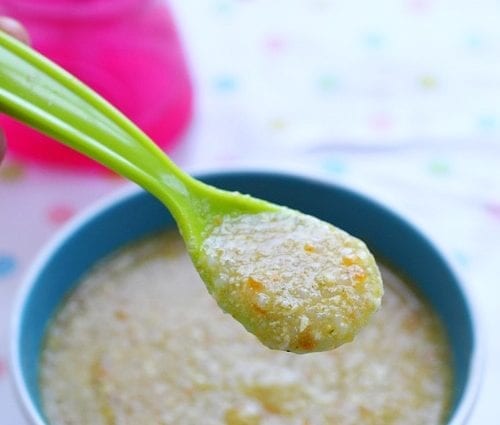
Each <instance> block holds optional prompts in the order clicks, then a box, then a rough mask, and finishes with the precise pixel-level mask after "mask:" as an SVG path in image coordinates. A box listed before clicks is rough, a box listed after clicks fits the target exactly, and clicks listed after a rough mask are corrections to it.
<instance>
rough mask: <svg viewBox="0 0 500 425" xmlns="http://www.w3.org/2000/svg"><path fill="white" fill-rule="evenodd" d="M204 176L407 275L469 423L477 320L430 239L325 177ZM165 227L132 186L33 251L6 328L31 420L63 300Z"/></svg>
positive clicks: (459, 414) (162, 214) (35, 417)
mask: <svg viewBox="0 0 500 425" xmlns="http://www.w3.org/2000/svg"><path fill="white" fill-rule="evenodd" d="M201 179H202V180H204V181H206V182H207V183H209V184H213V185H215V186H218V187H221V188H225V189H229V190H238V191H240V192H243V193H250V194H252V195H255V196H257V197H261V198H264V199H267V200H270V201H273V202H276V203H278V204H282V205H287V206H289V207H291V208H295V209H298V210H300V211H302V212H304V213H308V214H312V215H314V216H317V217H319V218H321V219H323V220H325V221H329V222H332V223H334V224H336V225H337V226H339V227H341V228H343V229H345V230H347V231H348V232H350V233H352V234H354V235H356V236H358V237H360V238H361V239H363V240H364V241H366V242H367V244H368V246H369V247H370V248H371V249H372V250H373V251H374V252H375V254H376V256H377V257H379V258H383V259H385V260H386V261H387V262H388V263H389V264H390V265H392V266H393V267H394V268H395V269H396V270H399V271H400V272H402V273H403V274H404V275H406V276H408V277H409V278H410V279H411V280H412V281H413V282H414V283H415V285H416V286H417V287H418V288H419V290H420V291H421V293H422V294H423V295H424V296H425V297H426V298H427V300H428V301H429V302H430V304H431V305H432V306H433V307H434V309H435V310H436V311H437V313H438V314H439V316H440V317H441V319H442V321H443V323H444V325H445V328H446V331H447V333H448V337H449V340H450V343H451V347H452V354H453V368H454V377H455V387H454V398H453V405H452V409H451V413H450V416H449V422H448V423H449V424H453V425H459V424H464V423H465V422H466V420H467V417H468V414H469V412H470V411H471V409H472V405H473V403H474V399H475V395H476V394H477V392H478V387H479V381H480V360H479V359H480V355H479V353H480V352H481V351H482V350H480V345H481V344H480V340H479V338H478V331H477V323H476V317H475V315H474V314H473V311H472V308H471V305H470V301H469V298H468V296H467V295H466V294H465V292H464V288H463V287H462V285H461V283H460V282H459V280H458V279H457V277H456V276H455V274H454V273H453V271H452V270H451V268H450V266H449V265H448V264H447V262H446V261H445V260H444V259H443V257H442V255H441V254H440V253H439V252H438V251H437V250H436V248H435V247H434V246H433V245H432V244H431V243H430V242H429V240H428V239H426V238H425V237H424V236H423V235H422V234H421V233H419V232H418V231H417V230H416V229H415V228H414V227H412V226H411V225H410V224H408V223H407V222H406V221H405V220H403V219H402V218H401V217H399V216H397V215H396V214H394V213H393V212H391V211H389V210H387V209H386V208H384V207H382V206H381V205H379V204H377V203H375V202H373V201H372V200H369V199H367V198H365V197H363V196H360V195H359V194H356V193H353V192H351V191H349V190H346V189H344V188H340V187H338V186H333V185H331V184H328V183H325V182H321V181H316V180H311V179H309V178H305V177H300V176H291V175H284V174H276V173H265V172H232V173H219V174H207V175H204V176H201ZM171 226H174V222H173V220H172V218H171V216H170V214H169V213H168V212H167V211H166V209H165V207H164V206H163V205H162V204H161V203H160V202H159V201H157V200H156V199H155V198H153V197H152V196H151V195H149V194H148V193H145V192H143V191H141V190H138V189H135V188H134V190H127V191H126V192H121V193H119V194H117V195H115V196H113V197H111V198H109V199H107V200H106V201H105V202H104V203H101V204H99V205H97V206H95V207H94V208H92V209H91V210H89V211H87V212H86V213H84V214H82V215H80V216H79V217H78V218H76V219H75V220H73V221H72V222H71V223H70V224H69V225H68V226H66V228H65V229H64V230H63V231H62V232H61V233H60V234H59V236H58V237H57V238H56V239H55V240H54V241H53V242H52V243H51V244H50V245H49V246H48V247H47V248H46V249H45V250H44V252H42V253H41V255H40V256H39V257H38V259H37V261H36V263H35V264H34V265H33V267H32V269H31V272H30V273H29V275H28V277H27V280H26V282H25V284H24V286H23V288H22V290H21V293H20V296H19V299H18V304H17V307H16V309H15V313H14V329H13V334H12V365H13V374H14V378H15V383H16V386H17V389H18V392H19V395H20V399H21V403H22V405H23V406H24V408H25V411H26V413H27V415H28V417H29V419H30V420H31V422H32V423H33V424H36V425H46V424H47V422H46V421H45V420H44V417H43V412H42V408H41V403H40V392H39V388H38V372H39V355H40V348H41V345H42V340H43V336H44V332H45V328H46V326H47V323H48V321H49V320H50V318H51V317H52V315H53V314H54V312H55V311H56V309H57V307H58V306H59V305H60V303H61V301H62V300H63V299H64V297H65V296H66V295H67V294H68V291H70V290H71V289H72V288H73V286H74V285H75V283H76V282H78V281H79V280H80V278H81V277H82V275H84V274H85V273H86V272H87V271H88V270H89V268H90V267H92V265H93V264H95V263H96V262H97V261H99V260H100V259H102V258H103V257H104V256H106V255H107V254H109V253H110V252H112V251H115V250H116V249H118V248H120V247H121V246H123V245H125V244H127V243H129V242H131V241H133V240H136V239H138V238H141V237H143V236H146V235H149V234H154V233H156V232H158V231H161V230H162V229H165V228H168V227H171Z"/></svg>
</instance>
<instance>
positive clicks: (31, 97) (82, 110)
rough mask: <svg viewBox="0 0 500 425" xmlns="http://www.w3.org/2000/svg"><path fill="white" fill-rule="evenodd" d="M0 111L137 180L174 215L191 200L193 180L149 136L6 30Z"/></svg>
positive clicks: (1, 42)
mask: <svg viewBox="0 0 500 425" xmlns="http://www.w3.org/2000/svg"><path fill="white" fill-rule="evenodd" d="M0 111H1V112H4V113H6V114H7V115H10V116H12V117H13V118H15V119H17V120H19V121H21V122H23V123H25V124H28V125H29V126H31V127H33V128H35V129H37V130H39V131H41V132H42V133H45V134H47V135H48V136H50V137H52V138H54V139H56V140H58V141H60V142H62V143H64V144H66V145H68V146H70V147H71V148H73V149H76V150H78V151H79V152H81V153H83V154H85V155H87V156H89V157H91V158H93V159H95V160H97V161H98V162H100V163H102V164H103V165H105V166H106V167H108V168H110V169H111V170H113V171H115V172H116V173H118V174H120V175H122V176H124V177H127V178H128V179H130V180H132V181H134V182H136V183H137V184H139V185H140V186H142V187H144V188H145V189H146V190H148V191H150V192H151V193H153V195H155V196H156V197H158V198H159V199H160V200H162V201H163V202H164V203H165V204H166V205H167V206H168V208H169V209H170V210H171V211H172V213H174V215H175V212H176V211H175V210H177V209H178V208H183V207H185V202H188V200H187V199H186V198H187V195H186V193H187V190H186V187H185V184H192V183H193V181H195V180H194V179H192V178H191V177H190V176H189V175H187V174H186V173H184V172H183V171H181V170H180V169H179V168H178V167H177V166H175V164H174V163H173V162H172V161H171V160H170V159H169V158H168V157H167V156H166V155H165V154H164V153H163V152H162V151H161V150H160V148H158V147H157V146H156V145H155V144H154V143H153V142H152V141H151V139H149V138H148V137H147V136H146V135H145V134H144V133H143V132H142V131H141V130H139V129H138V128H137V127H136V126H135V125H134V124H133V123H132V122H130V121H129V120H128V119H127V118H126V117H125V116H124V115H123V114H122V113H120V112H119V111H118V110H117V109H115V108H114V107H113V106H111V105H110V104H109V103H108V102H107V101H105V100H104V99H103V98H102V97H100V96H99V95H98V94H96V93H95V92H94V91H93V90H91V89H90V88H89V87H87V86H86V85H84V84H83V83H82V82H80V81H79V80H77V79H76V78H75V77H73V76H72V75H70V74H69V73H67V72H66V71H64V70H63V69H62V68H60V67H59V66H57V65H56V64H54V63H53V62H51V61H50V60H49V59H47V58H45V57H44V56H42V55H41V54H39V53H37V52H36V51H34V50H33V49H31V48H30V47H28V46H26V45H24V44H23V43H21V42H19V41H17V40H15V39H14V38H12V37H10V36H9V35H7V34H5V33H3V32H2V31H0ZM195 184H196V183H195Z"/></svg>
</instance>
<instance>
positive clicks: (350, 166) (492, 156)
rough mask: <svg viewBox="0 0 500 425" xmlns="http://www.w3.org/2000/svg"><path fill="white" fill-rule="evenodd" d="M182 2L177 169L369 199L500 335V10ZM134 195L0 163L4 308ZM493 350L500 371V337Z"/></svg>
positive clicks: (0, 370) (476, 418)
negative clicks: (116, 197)
mask: <svg viewBox="0 0 500 425" xmlns="http://www.w3.org/2000/svg"><path fill="white" fill-rule="evenodd" d="M170 4H171V7H173V9H174V12H175V13H174V15H175V16H176V17H177V19H178V21H179V27H180V29H181V34H182V35H183V37H184V42H185V43H184V44H185V46H186V49H187V50H188V56H189V58H190V63H191V67H192V78H193V85H194V87H195V88H196V96H195V111H196V112H195V116H194V119H193V122H192V126H191V129H190V130H189V131H188V132H187V134H185V135H184V136H183V142H184V143H183V144H181V146H180V148H179V150H178V151H176V152H173V153H172V155H173V159H174V160H176V161H177V162H178V163H179V164H181V165H184V166H187V167H189V168H190V169H197V168H201V169H204V168H211V169H217V168H220V167H226V166H228V167H229V168H237V167H238V166H239V165H244V166H245V167H248V165H252V166H255V167H257V168H272V169H281V170H285V171H288V172H305V173H307V174H311V175H313V176H315V177H321V178H325V179H327V180H330V181H332V182H334V183H340V184H342V185H346V186H348V187H351V188H353V189H355V190H360V191H362V192H363V193H366V194H368V195H369V196H371V197H373V198H374V199H375V200H377V201H379V202H382V203H384V204H386V205H388V206H389V207H393V208H394V209H396V210H397V211H398V212H400V213H401V214H403V215H404V216H405V217H406V218H408V219H409V220H410V221H412V222H414V223H415V224H416V225H418V226H419V227H420V228H421V229H422V230H423V231H424V232H426V233H427V234H428V235H430V236H431V238H432V239H433V240H434V241H435V242H436V244H437V245H438V246H439V247H440V248H442V250H443V252H444V253H445V255H447V257H448V259H449V261H450V262H451V263H452V265H453V266H454V267H456V270H457V272H458V273H459V274H460V275H461V276H464V277H465V278H466V284H468V285H469V286H470V289H471V290H472V291H475V292H476V298H477V299H478V305H480V308H481V310H483V311H484V314H485V316H487V320H486V322H487V323H492V324H495V323H498V322H499V321H500V315H499V313H498V312H499V311H500V309H499V308H498V304H495V303H498V301H497V300H498V299H500V293H499V292H498V291H499V289H498V285H497V281H498V278H497V275H498V271H497V267H496V264H497V263H498V258H499V256H500V244H499V241H500V192H499V190H500V189H499V188H500V102H499V99H500V71H499V67H498V51H499V49H500V42H499V40H500V3H499V2H495V1H489V0H478V1H475V2H469V3H467V2H460V5H459V6H457V5H456V3H455V2H453V1H451V0H444V1H440V2H437V1H433V0H402V1H400V2H394V1H390V0H383V1H380V2H367V1H361V0H353V1H350V2H340V1H335V0H309V1H301V0H290V1H276V2H275V1H273V2H266V1H260V2H259V1H255V0H209V1H208V2H200V1H199V0H173V1H171V2H170ZM122 185H123V180H122V179H120V178H115V177H114V176H113V175H112V174H102V175H87V174H86V175H82V174H78V173H76V172H74V173H73V172H70V171H62V170H57V169H43V168H41V167H39V166H37V165H33V164H26V163H23V162H22V161H20V160H19V159H17V158H15V157H14V156H13V155H12V153H10V152H9V153H8V156H7V158H6V160H5V161H4V162H3V163H2V164H1V165H0V305H2V306H4V305H7V304H8V303H11V302H13V300H12V294H13V293H15V292H16V290H17V288H18V287H19V285H20V282H21V279H22V277H23V276H24V275H25V273H26V269H27V267H28V266H29V265H30V264H32V262H33V260H34V257H35V255H36V254H37V253H38V252H39V251H40V249H41V248H42V246H43V245H44V244H45V243H46V242H47V241H48V240H49V239H50V238H51V237H52V236H53V235H54V234H55V233H56V232H57V231H58V230H59V229H60V228H61V227H63V226H64V225H65V224H66V223H67V222H68V221H70V220H71V219H72V218H73V217H74V216H75V215H78V213H79V212H80V211H81V210H83V209H84V208H85V207H87V206H88V205H89V204H91V203H93V202H94V201H95V200H97V199H98V198H100V197H102V196H105V195H107V194H108V193H111V192H113V191H115V190H116V189H117V188H118V187H119V186H122ZM333 207H334V206H332V208H333ZM471 282H472V283H471ZM491 291H496V292H494V294H495V296H492V295H491ZM7 310H8V309H7ZM7 310H5V309H0V322H1V323H7V321H8V320H9V317H7V312H6V311H7ZM488 314H489V315H488ZM0 335H1V336H0V338H2V339H1V340H0V393H1V394H7V396H8V397H9V400H10V401H9V400H3V399H1V398H0V412H2V417H11V416H12V417H20V414H19V412H17V413H14V412H12V411H11V409H13V408H14V407H13V406H15V402H14V401H13V400H14V395H13V394H12V390H11V387H10V386H9V384H8V382H7V381H8V380H7V374H8V373H9V371H8V370H7V362H6V353H5V351H3V347H7V346H8V341H7V338H8V337H7V335H5V334H0ZM495 335H496V334H495ZM491 347H492V350H493V351H494V352H493V353H492V355H491V356H490V357H491V358H498V357H499V356H500V338H493V339H492V341H491ZM496 363H498V362H496ZM488 375H489V376H493V377H494V378H495V379H491V380H490V381H489V382H487V383H486V384H485V388H484V389H483V393H482V394H486V396H481V395H480V403H478V405H480V406H481V407H480V409H479V413H478V414H477V413H474V414H473V415H472V418H471V420H470V424H472V425H475V424H482V423H492V420H491V417H490V416H488V414H489V412H490V410H488V409H495V408H496V402H495V400H493V402H492V401H491V400H492V399H494V398H495V397H496V396H495V397H492V396H491V394H493V395H496V394H500V369H498V368H497V369H492V370H488ZM495 385H496V386H495ZM488 394H490V395H489V396H488ZM481 398H482V399H481ZM9 413H11V414H9ZM494 417H496V416H493V418H494Z"/></svg>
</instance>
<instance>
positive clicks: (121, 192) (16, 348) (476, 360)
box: [8, 167, 486, 425]
mask: <svg viewBox="0 0 500 425" xmlns="http://www.w3.org/2000/svg"><path fill="white" fill-rule="evenodd" d="M235 174H239V175H243V174H248V175H249V176H250V175H255V174H258V175H262V176H267V177H291V178H298V179H301V180H303V181H306V182H310V183H313V184H322V185H324V184H326V185H329V186H331V187H333V188H338V189H341V190H344V191H347V192H350V193H351V194H354V195H356V196H360V197H363V198H365V199H367V200H368V201H370V202H371V203H373V204H375V205H376V206H377V207H380V208H381V209H383V210H386V211H389V212H390V213H391V214H393V215H395V216H396V217H397V218H399V219H400V220H401V221H403V222H405V223H406V224H408V225H409V226H411V227H413V229H414V230H415V231H416V232H417V233H419V234H420V235H421V236H422V237H423V238H424V239H425V240H426V241H427V242H428V243H429V245H431V247H432V248H434V250H435V252H437V253H438V254H439V255H440V256H441V259H442V260H443V263H444V264H445V266H446V268H447V269H448V270H449V272H450V273H451V274H452V275H453V277H454V280H455V281H456V283H457V285H458V290H459V291H460V292H462V296H463V298H464V300H465V304H466V307H467V309H468V313H469V316H470V320H471V324H472V330H473V348H472V353H471V364H470V370H469V374H468V377H467V384H466V386H465V388H464V393H463V395H462V400H461V401H460V403H459V404H458V406H457V408H456V409H455V411H454V413H453V415H452V416H451V417H450V418H449V419H448V422H447V423H446V424H447V425H463V424H465V423H466V422H467V420H468V418H469V417H470V415H471V414H472V412H473V406H474V404H475V402H476V400H477V398H478V395H479V392H480V388H481V385H482V381H483V379H482V377H483V372H484V370H483V369H484V364H485V361H484V360H485V353H486V348H485V347H486V345H485V344H486V338H485V330H484V326H483V325H482V323H483V322H484V319H483V318H482V314H481V310H480V309H479V308H478V303H477V299H476V295H475V293H473V291H472V289H471V288H470V287H469V286H467V285H465V284H464V280H463V278H462V276H461V275H460V273H457V271H456V269H455V267H454V266H453V265H452V263H451V262H450V260H449V258H448V257H447V256H446V255H445V253H444V252H443V250H442V249H440V248H439V247H437V246H436V243H435V241H434V239H433V238H432V237H431V236H430V235H429V234H428V233H426V232H425V231H423V230H422V228H421V227H419V226H418V225H417V224H416V223H415V222H413V221H410V220H409V219H408V218H407V217H405V216H403V215H402V214H400V212H398V211H396V210H394V209H392V208H390V207H388V206H386V205H384V204H383V203H381V202H379V201H377V200H375V199H373V198H372V197H370V195H369V194H367V193H366V192H363V191H361V190H358V189H355V188H351V187H349V186H348V185H347V184H344V183H339V182H335V181H332V180H329V179H328V178H326V177H325V176H318V175H317V174H312V173H309V172H305V171H304V170H300V171H297V170H295V171H293V172H290V171H286V170H272V169H271V170H270V169H267V168H252V167H239V168H224V169H223V170H208V171H207V170H205V171H201V172H196V173H193V175H194V176H195V177H196V178H208V177H215V176H221V177H224V176H232V175H235ZM143 192H144V189H142V188H140V187H138V186H136V185H135V184H133V183H126V184H125V186H124V187H122V188H119V189H116V190H114V191H113V192H110V193H109V194H107V195H104V196H103V197H102V198H101V199H98V200H96V201H94V202H92V203H91V204H90V205H89V206H87V207H85V208H83V209H82V210H81V211H80V212H79V213H77V215H76V216H75V217H73V218H72V219H70V220H69V221H68V222H67V223H65V224H64V225H63V226H62V227H61V228H60V229H59V230H58V231H57V232H56V233H55V234H54V235H53V236H52V237H51V238H49V240H48V241H47V242H46V243H45V244H44V245H43V246H42V248H41V249H40V250H39V252H38V253H37V254H36V255H35V258H34V260H33V261H32V263H31V265H30V266H29V267H28V270H27V272H26V273H25V277H24V278H23V279H22V281H21V284H20V286H19V288H18V291H17V294H16V296H15V300H14V305H13V308H12V311H11V323H10V333H9V342H8V343H9V345H10V347H9V348H10V349H9V366H10V368H9V369H10V375H11V380H12V382H13V386H14V389H15V393H16V396H17V399H18V401H19V403H18V404H19V405H20V406H21V408H22V411H23V413H24V415H25V417H26V418H27V419H28V420H29V421H30V422H31V424H32V425H48V423H47V422H46V421H45V420H44V418H43V417H42V414H41V412H40V411H39V409H38V408H37V407H36V406H35V403H34V401H33V399H32V398H31V396H30V395H29V393H28V389H27V386H26V383H25V380H24V379H23V374H22V372H21V371H22V367H21V362H20V344H19V341H20V336H21V322H22V318H23V312H24V305H25V303H26V300H27V299H28V296H29V294H30V292H31V291H32V289H33V287H34V285H35V282H36V280H37V276H38V275H39V274H40V272H41V271H42V269H43V267H44V265H45V264H46V263H47V262H48V261H49V259H50V258H51V257H52V256H53V255H54V254H55V253H56V252H57V251H58V250H59V249H60V247H61V246H62V245H63V244H64V242H65V241H66V240H67V239H68V238H69V237H70V236H71V235H72V234H73V233H75V232H76V231H77V230H78V229H80V228H82V227H84V226H85V225H86V224H87V223H88V222H90V221H92V220H93V219H94V218H96V217H98V216H99V215H100V214H102V213H103V212H104V211H106V210H108V209H110V208H111V207H113V206H114V205H116V204H118V203H120V202H123V201H125V200H126V199H129V198H132V197H134V196H137V195H139V194H141V193H143Z"/></svg>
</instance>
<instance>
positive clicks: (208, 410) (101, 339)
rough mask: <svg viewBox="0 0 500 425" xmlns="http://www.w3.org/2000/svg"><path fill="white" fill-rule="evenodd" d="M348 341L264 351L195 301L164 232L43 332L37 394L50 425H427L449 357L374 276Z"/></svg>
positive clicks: (408, 300)
mask: <svg viewBox="0 0 500 425" xmlns="http://www.w3.org/2000/svg"><path fill="white" fill-rule="evenodd" d="M381 271H382V275H383V278H384V285H385V295H384V298H383V301H382V307H381V309H380V310H379V311H378V312H377V313H376V314H375V316H374V317H373V319H372V321H371V323H369V324H368V325H367V326H366V328H365V329H363V330H362V331H361V332H360V334H359V335H358V336H357V337H356V338H355V339H354V341H353V342H352V343H349V344H346V345H344V346H341V347H339V348H337V349H335V350H333V351H327V352H322V353H312V354H305V355H298V354H293V353H286V352H280V351H274V350H270V349H268V348H266V347H264V346H263V345H262V344H260V343H259V342H258V340H257V339H256V338H255V336H253V335H252V334H250V333H248V332H246V331H245V330H244V328H243V327H242V326H241V325H240V324H239V323H237V322H236V321H234V320H233V319H232V318H231V317H230V316H228V315H226V314H224V313H223V312H222V311H221V310H220V308H219V307H218V306H217V304H216V303H215V301H214V300H213V298H212V297H210V296H209V295H208V294H207V291H206V288H205V286H204V285H203V284H202V282H201V281H200V279H199V277H198V275H197V273H196V271H195V270H194V268H193V266H192V265H191V262H190V260H189V258H188V256H187V254H186V252H185V250H184V245H183V242H182V241H181V239H180V237H179V236H178V235H177V234H176V233H175V232H168V233H166V234H162V235H160V236H155V237H151V238H148V239H145V240H143V241H140V242H137V243H135V244H133V245H131V246H129V247H127V248H124V249H123V250H121V251H120V252H118V253H117V254H115V255H113V256H112V257H110V258H108V259H106V260H105V261H103V262H102V263H101V264H99V265H98V266H97V267H95V268H94V270H92V271H91V273H90V274H89V275H88V276H86V277H85V278H84V280H83V281H82V282H81V284H80V285H79V286H78V287H77V289H76V290H75V291H74V292H73V293H72V294H70V296H69V297H68V299H67V300H66V301H65V303H64V304H63V306H62V307H61V309H60V311H59V312H58V313H57V315H56V317H55V318H54V320H53V322H52V323H51V324H50V326H49V329H48V332H47V336H46V341H45V346H44V349H43V352H42V362H41V363H42V364H41V372H40V386H41V393H42V402H43V406H44V411H45V415H46V417H47V419H48V422H49V423H50V424H51V425H63V424H82V425H83V424H89V425H90V424H92V425H100V424H103V425H108V424H130V425H144V424H164V425H200V424H203V425H211V424H214V425H216V424H217V425H218V424H223V425H281V424H283V425H285V424H286V425H330V424H339V425H350V424H361V423H362V424H384V425H385V424H426V425H431V424H441V423H443V422H445V421H446V416H447V412H448V409H449V405H450V400H451V393H452V371H451V364H450V363H451V354H450V352H449V348H448V345H447V342H446V338H445V335H444V331H443V329H442V327H441V324H440V322H439V320H438V319H437V317H436V316H435V315H434V314H433V313H432V311H431V310H430V309H429V307H428V306H427V305H426V304H425V303H424V302H423V301H422V300H421V299H420V298H419V297H418V296H417V295H415V293H414V292H413V290H411V289H410V288H409V286H408V285H407V284H406V283H404V282H402V281H401V279H400V278H399V277H398V276H397V275H396V274H394V273H393V272H391V271H390V270H389V269H387V268H386V267H383V266H382V267H381Z"/></svg>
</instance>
